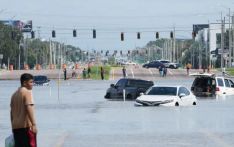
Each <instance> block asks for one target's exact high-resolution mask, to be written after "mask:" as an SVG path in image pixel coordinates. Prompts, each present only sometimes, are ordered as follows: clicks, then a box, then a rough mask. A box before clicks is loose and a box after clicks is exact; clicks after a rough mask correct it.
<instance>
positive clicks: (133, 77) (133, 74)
mask: <svg viewBox="0 0 234 147" xmlns="http://www.w3.org/2000/svg"><path fill="white" fill-rule="evenodd" d="M131 72H132V78H134V73H133V69H132V68H131Z"/></svg>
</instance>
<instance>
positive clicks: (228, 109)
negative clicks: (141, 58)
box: [0, 79, 234, 147]
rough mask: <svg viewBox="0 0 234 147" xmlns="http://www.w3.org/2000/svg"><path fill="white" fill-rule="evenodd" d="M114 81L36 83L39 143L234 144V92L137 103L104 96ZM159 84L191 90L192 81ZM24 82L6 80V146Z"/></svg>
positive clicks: (64, 146) (71, 146)
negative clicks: (179, 102)
mask: <svg viewBox="0 0 234 147" xmlns="http://www.w3.org/2000/svg"><path fill="white" fill-rule="evenodd" d="M114 82H115V81H88V80H87V81H62V82H61V84H60V85H61V86H60V88H58V82H57V81H52V82H51V85H50V86H44V87H34V89H33V95H34V99H35V103H36V119H37V124H38V130H39V133H38V146H39V147H78V146H79V147H90V146H94V147H109V146H111V147H120V146H121V147H143V146H144V147H155V146H157V147H168V146H169V147H170V146H171V147H172V146H173V147H195V146H196V147H206V146H207V147H211V146H212V147H233V146H234V140H233V138H234V115H233V112H234V96H229V97H220V98H213V99H204V98H203V99H198V105H197V106H192V107H135V106H134V101H126V102H123V101H107V100H105V99H104V95H105V92H106V89H107V88H108V87H109V86H110V84H111V83H114ZM155 83H156V84H173V85H185V86H186V87H188V88H189V89H190V86H191V83H192V80H191V79H184V80H181V79H180V80H176V79H175V80H171V79H170V80H167V79H161V80H157V81H156V82H155ZM18 86H19V82H18V81H0V93H1V95H0V147H4V139H5V137H6V136H8V135H9V134H10V133H11V127H10V117H9V104H10V96H11V94H12V93H13V92H14V91H15V90H16V89H17V87H18ZM58 89H59V91H60V92H58ZM58 95H59V97H58Z"/></svg>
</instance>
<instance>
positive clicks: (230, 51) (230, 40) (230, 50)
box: [228, 8, 232, 67]
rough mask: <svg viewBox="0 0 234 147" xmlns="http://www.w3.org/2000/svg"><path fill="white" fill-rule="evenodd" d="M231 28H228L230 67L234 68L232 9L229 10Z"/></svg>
mask: <svg viewBox="0 0 234 147" xmlns="http://www.w3.org/2000/svg"><path fill="white" fill-rule="evenodd" d="M228 18H229V28H228V38H229V59H228V60H229V67H232V47H231V46H232V37H231V24H230V23H231V9H230V8H229V14H228Z"/></svg>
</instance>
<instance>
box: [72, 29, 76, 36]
mask: <svg viewBox="0 0 234 147" xmlns="http://www.w3.org/2000/svg"><path fill="white" fill-rule="evenodd" d="M73 37H76V30H75V29H74V30H73Z"/></svg>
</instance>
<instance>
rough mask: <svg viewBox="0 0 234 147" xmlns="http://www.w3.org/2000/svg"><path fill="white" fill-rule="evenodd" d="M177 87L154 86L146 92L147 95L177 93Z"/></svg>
mask: <svg viewBox="0 0 234 147" xmlns="http://www.w3.org/2000/svg"><path fill="white" fill-rule="evenodd" d="M176 93H177V88H176V87H152V88H151V89H149V90H148V91H147V92H146V95H176Z"/></svg>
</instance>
